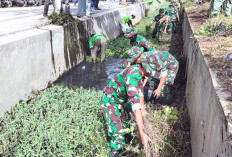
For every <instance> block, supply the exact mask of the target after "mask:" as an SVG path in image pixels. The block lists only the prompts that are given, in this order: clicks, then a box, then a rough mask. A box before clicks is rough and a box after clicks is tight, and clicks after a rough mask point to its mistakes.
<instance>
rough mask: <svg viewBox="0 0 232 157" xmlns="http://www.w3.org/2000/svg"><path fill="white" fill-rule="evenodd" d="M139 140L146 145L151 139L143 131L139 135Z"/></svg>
mask: <svg viewBox="0 0 232 157" xmlns="http://www.w3.org/2000/svg"><path fill="white" fill-rule="evenodd" d="M141 141H142V144H143V145H144V146H146V145H147V143H148V142H149V141H151V139H150V137H149V136H148V135H147V134H146V133H143V135H142V136H141Z"/></svg>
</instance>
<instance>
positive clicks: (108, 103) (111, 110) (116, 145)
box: [101, 94, 127, 151]
mask: <svg viewBox="0 0 232 157" xmlns="http://www.w3.org/2000/svg"><path fill="white" fill-rule="evenodd" d="M101 105H102V112H103V116H104V119H105V122H106V125H107V132H108V136H109V137H110V138H111V139H110V148H111V149H114V150H116V151H118V150H121V149H122V148H123V145H124V144H125V136H124V134H123V131H122V130H123V129H125V128H127V123H126V112H125V110H124V108H123V107H122V105H120V104H118V103H116V102H115V101H114V99H113V98H111V97H109V96H107V94H103V96H102V98H101Z"/></svg>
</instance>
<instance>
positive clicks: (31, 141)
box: [0, 86, 109, 157]
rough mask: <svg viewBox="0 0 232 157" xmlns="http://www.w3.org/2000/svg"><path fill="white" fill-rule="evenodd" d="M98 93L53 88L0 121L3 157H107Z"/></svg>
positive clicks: (37, 95) (21, 102)
mask: <svg viewBox="0 0 232 157" xmlns="http://www.w3.org/2000/svg"><path fill="white" fill-rule="evenodd" d="M100 96H101V92H96V91H95V90H93V89H83V88H67V87H61V86H54V87H52V88H48V89H46V90H44V91H42V92H40V93H38V94H36V95H32V96H31V97H29V98H28V100H26V101H20V102H19V103H18V104H16V105H15V106H14V107H13V108H12V110H11V111H10V112H7V113H6V114H5V115H4V116H3V117H2V118H1V119H0V132H1V134H0V152H2V153H3V154H2V155H3V156H65V157H71V156H81V157H84V156H86V157H87V156H99V157H103V156H107V154H108V151H109V149H108V142H107V141H106V139H107V137H106V133H105V131H106V129H105V126H104V123H103V117H102V111H101V107H100V103H99V100H100Z"/></svg>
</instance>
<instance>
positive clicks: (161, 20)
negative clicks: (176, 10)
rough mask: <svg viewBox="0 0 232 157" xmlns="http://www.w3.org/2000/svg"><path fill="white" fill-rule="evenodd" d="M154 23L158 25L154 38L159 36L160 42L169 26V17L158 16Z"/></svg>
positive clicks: (153, 34) (154, 31)
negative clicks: (166, 27)
mask: <svg viewBox="0 0 232 157" xmlns="http://www.w3.org/2000/svg"><path fill="white" fill-rule="evenodd" d="M153 21H154V22H156V25H155V29H154V30H153V32H152V37H154V38H155V37H156V35H157V34H158V36H157V37H158V40H161V39H162V37H163V33H164V28H165V26H167V24H168V23H167V22H168V19H167V16H165V15H163V16H160V15H157V16H156V17H155V19H154V20H153Z"/></svg>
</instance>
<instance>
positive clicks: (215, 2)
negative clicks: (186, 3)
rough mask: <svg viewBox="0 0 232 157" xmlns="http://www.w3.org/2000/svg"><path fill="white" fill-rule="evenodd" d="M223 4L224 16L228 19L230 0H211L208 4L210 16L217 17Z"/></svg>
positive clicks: (231, 2)
mask: <svg viewBox="0 0 232 157" xmlns="http://www.w3.org/2000/svg"><path fill="white" fill-rule="evenodd" d="M224 2H225V3H226V9H225V16H227V17H229V16H230V15H231V7H232V0H212V1H211V2H210V9H211V12H212V16H214V17H216V16H218V14H219V12H220V9H221V6H222V4H223V3H224Z"/></svg>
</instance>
